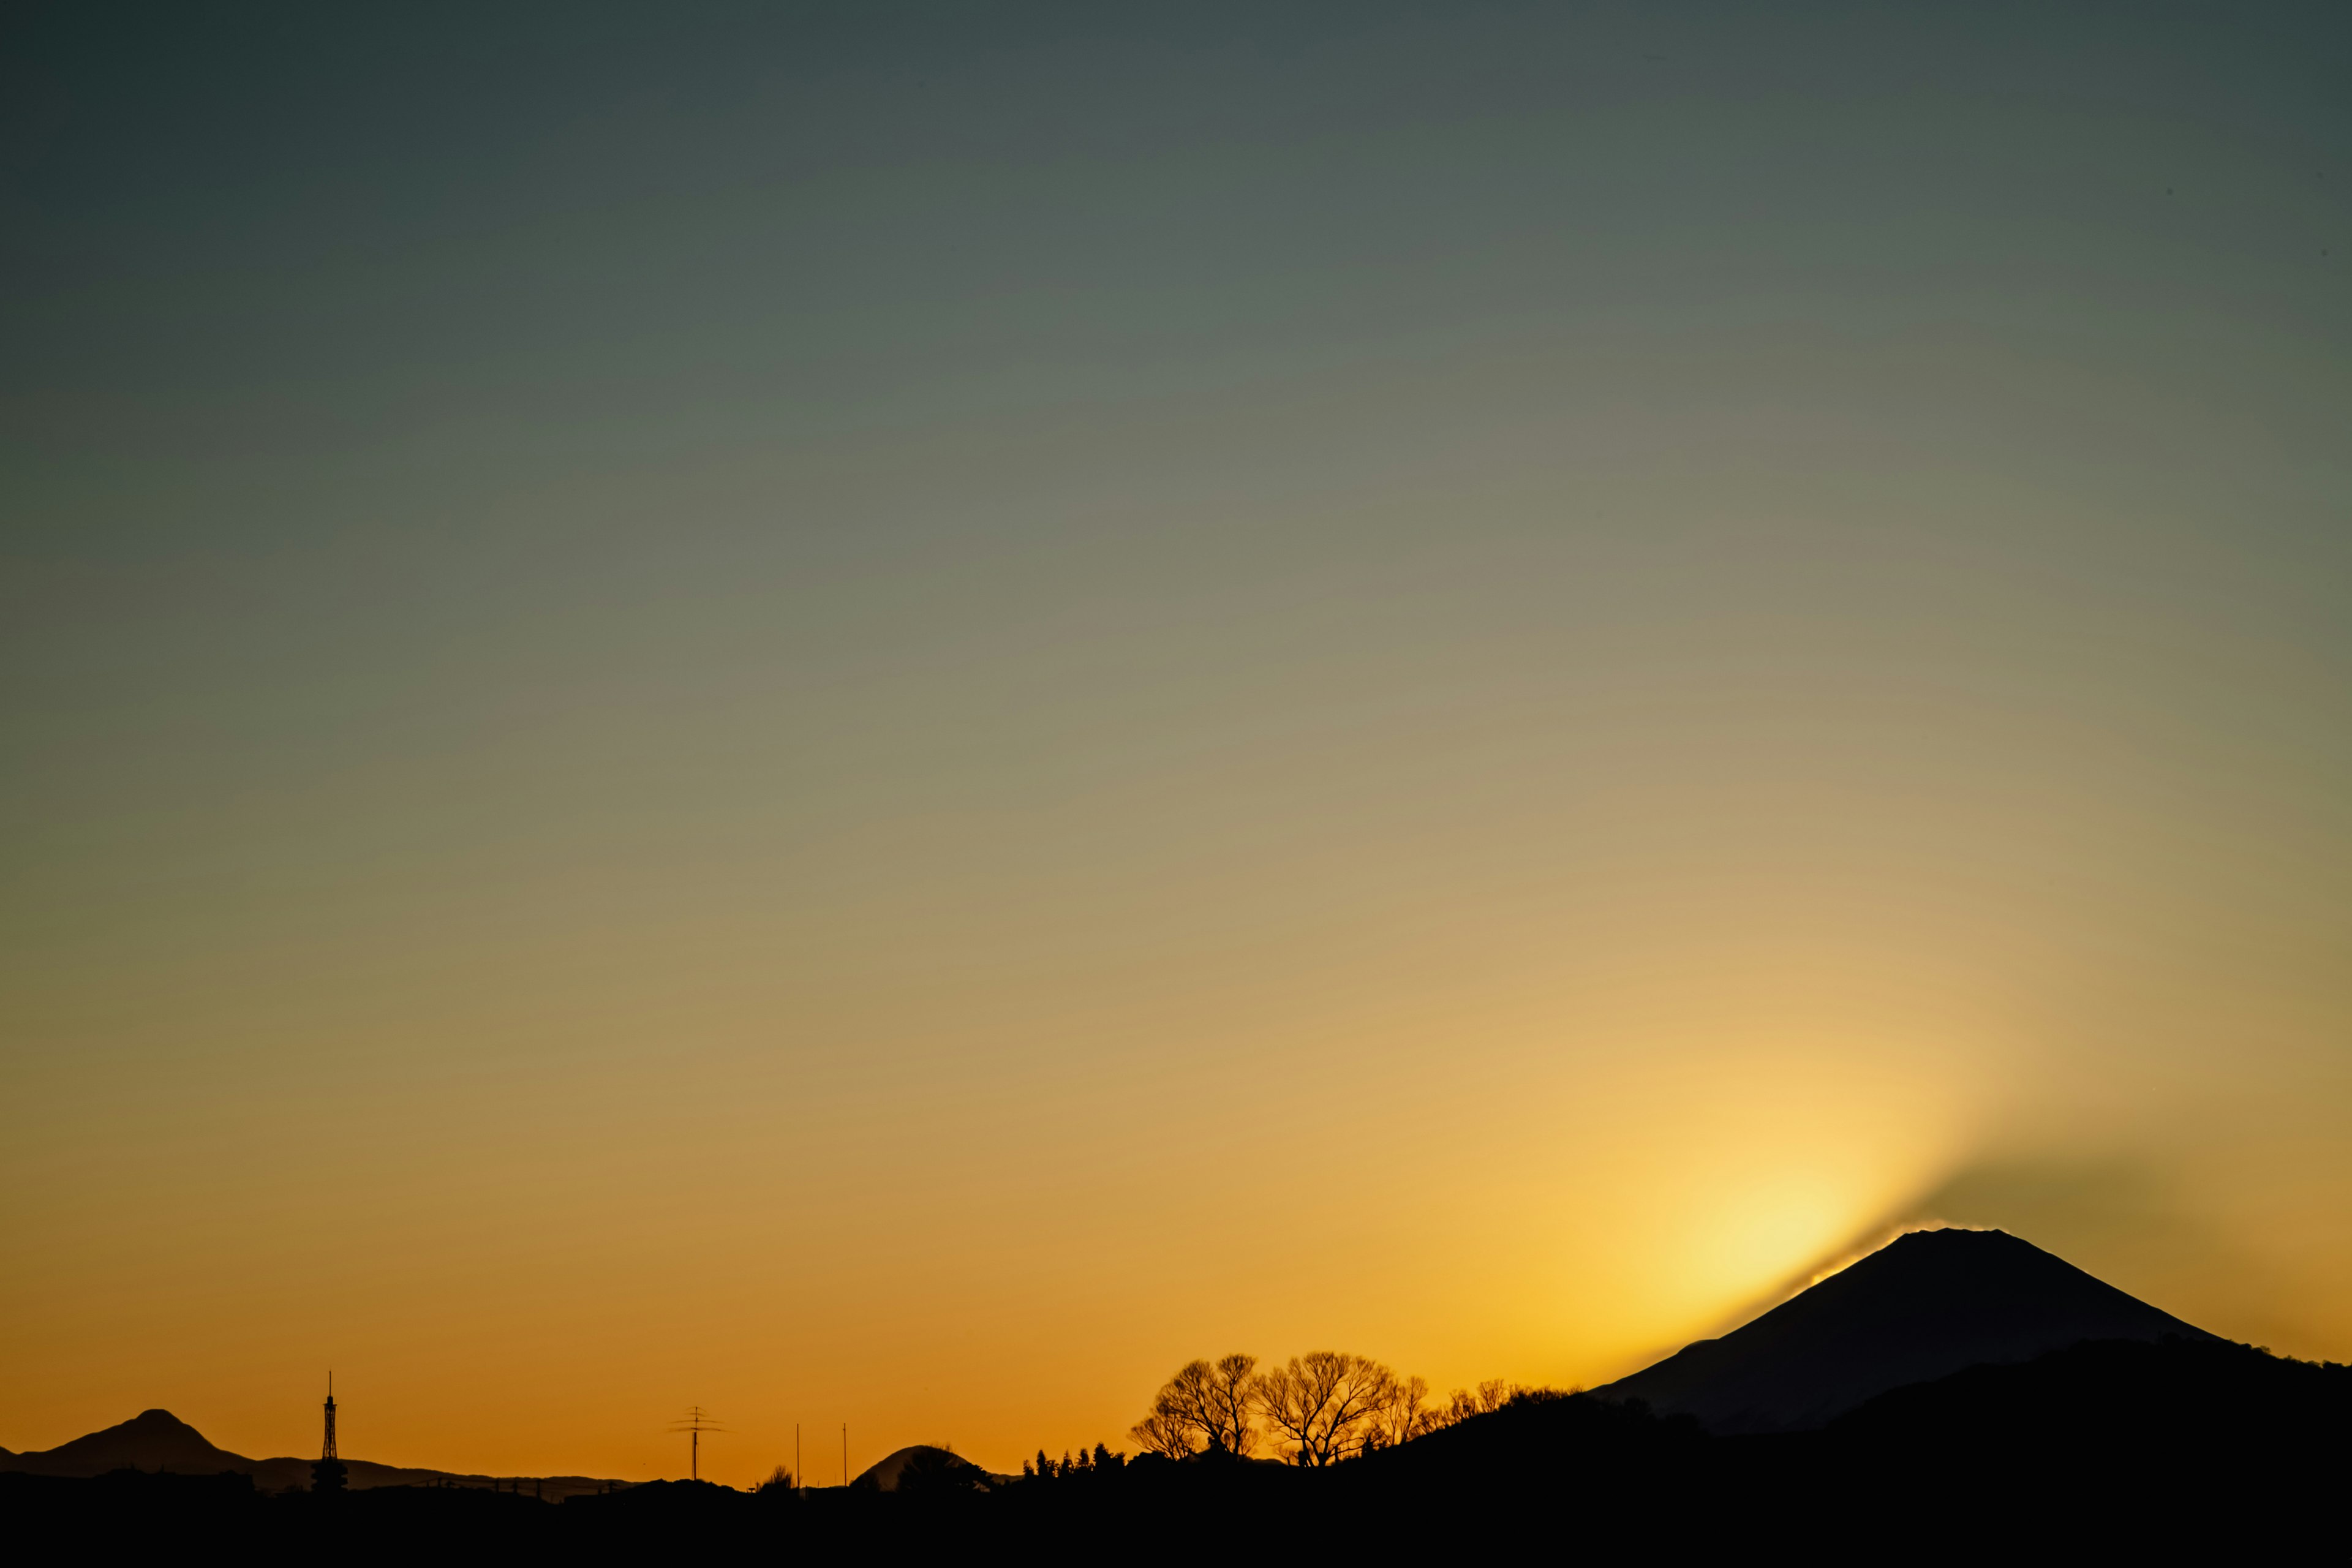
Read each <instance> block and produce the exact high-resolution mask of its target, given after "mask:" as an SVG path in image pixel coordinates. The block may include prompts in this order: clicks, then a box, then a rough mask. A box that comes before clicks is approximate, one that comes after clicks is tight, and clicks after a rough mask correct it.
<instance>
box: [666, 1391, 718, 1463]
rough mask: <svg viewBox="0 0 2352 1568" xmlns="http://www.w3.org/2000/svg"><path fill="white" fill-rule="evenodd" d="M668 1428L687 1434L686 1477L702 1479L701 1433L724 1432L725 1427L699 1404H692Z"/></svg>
mask: <svg viewBox="0 0 2352 1568" xmlns="http://www.w3.org/2000/svg"><path fill="white" fill-rule="evenodd" d="M669 1429H670V1430H671V1431H673V1432H683V1433H685V1434H686V1435H687V1449H686V1453H687V1461H686V1473H687V1476H688V1479H693V1480H700V1479H702V1435H703V1434H704V1433H705V1432H724V1431H726V1430H727V1428H726V1427H724V1426H720V1425H719V1423H718V1422H716V1421H714V1420H712V1419H711V1416H710V1412H709V1411H708V1410H705V1409H704V1408H703V1407H702V1406H701V1405H688V1407H687V1412H686V1414H685V1415H682V1416H680V1417H678V1419H677V1420H675V1421H673V1422H671V1423H670V1424H669Z"/></svg>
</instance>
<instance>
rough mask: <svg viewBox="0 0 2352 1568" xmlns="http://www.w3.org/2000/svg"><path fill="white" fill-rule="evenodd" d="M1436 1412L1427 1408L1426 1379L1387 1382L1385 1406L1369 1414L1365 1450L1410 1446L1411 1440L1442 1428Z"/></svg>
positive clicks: (1411, 1378) (1403, 1379)
mask: <svg viewBox="0 0 2352 1568" xmlns="http://www.w3.org/2000/svg"><path fill="white" fill-rule="evenodd" d="M1438 1416H1439V1413H1438V1412H1437V1411H1434V1410H1432V1409H1431V1408H1430V1407H1429V1380H1428V1379H1427V1378H1425V1377H1397V1376H1394V1375H1393V1374H1391V1377H1390V1379H1389V1397H1388V1403H1387V1404H1385V1405H1381V1407H1380V1408H1379V1409H1378V1410H1375V1411H1374V1412H1372V1414H1371V1415H1370V1427H1371V1436H1370V1437H1369V1438H1368V1439H1367V1440H1366V1442H1365V1444H1364V1447H1367V1448H1393V1447H1396V1446H1397V1445H1398V1444H1400V1443H1410V1442H1412V1440H1413V1439H1414V1438H1415V1437H1419V1436H1423V1435H1424V1434H1427V1433H1431V1432H1434V1431H1436V1430H1437V1429H1438V1427H1440V1426H1444V1422H1443V1421H1441V1420H1440V1419H1439V1418H1438Z"/></svg>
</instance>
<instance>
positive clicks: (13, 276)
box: [0, 4, 2352, 1484]
mask: <svg viewBox="0 0 2352 1568" xmlns="http://www.w3.org/2000/svg"><path fill="white" fill-rule="evenodd" d="M2347 77H2352V12H2347V11H2346V10H2345V9H2344V8H2343V7H2341V6H2336V5H2307V6H2278V5H2249V4H2241V5H2199V6H2186V7H2184V6H2168V5H2068V6H2051V5H1997V4H1987V5H1969V6H1964V7H1963V6H1927V5H1854V6H1841V5H1783V6H1772V7H1763V6H1752V5H1549V6H1529V5H1475V4H1447V5H1379V4H1358V5H1332V6H1313V5H1283V6H1265V5H1250V6H1231V7H1223V6H1217V5H1164V6H1157V7H1150V6H1125V5H1112V6H1101V5H1083V6H1080V5H1073V6H1067V7H1055V6H1035V5H990V6H981V5H940V6H920V5H858V6H823V5H797V6H790V5H786V6H755V5H667V6H659V7H599V6H594V5H561V6H545V7H526V6H515V5H490V6H484V5H464V6H455V5H452V6H434V5H404V6H398V7H393V6H383V7H375V8H373V9H372V10H366V11H362V9H360V8H354V7H328V8H320V7H285V8H274V7H268V6H240V7H219V8H215V7H199V6H170V7H156V8H140V7H131V6H121V5H76V6H56V5H35V6H26V7H19V8H16V9H13V10H12V11H11V12H10V15H9V17H8V19H7V20H6V21H5V23H0V409H5V413H4V414H0V1193H5V1200H0V1345H5V1346H6V1347H7V1349H6V1350H5V1352H0V1446H5V1447H9V1448H13V1449H19V1450H22V1449H26V1448H36V1447H49V1446H51V1445H54V1444H56V1443H58V1442H61V1441H64V1440H66V1439H68V1438H69V1437H72V1436H78V1435H79V1434H80V1433H83V1432H86V1431H89V1430H92V1429H95V1428H97V1427H100V1426H106V1425H109V1424H111V1423H113V1422H116V1421H120V1420H123V1419H125V1418H127V1417H129V1416H130V1415H133V1414H135V1413H137V1412H138V1411H140V1410H142V1409H145V1408H148V1407H151V1406H163V1407H165V1408H169V1409H171V1410H172V1411H173V1412H174V1413H175V1414H177V1415H180V1416H181V1417H183V1418H184V1419H186V1420H188V1421H190V1422H192V1423H194V1425H195V1426H197V1427H199V1428H200V1429H201V1430H202V1431H204V1432H205V1435H206V1436H210V1437H211V1438H212V1439H213V1440H214V1441H215V1442H217V1443H219V1444H221V1445H222V1446H224V1447H229V1448H232V1449H235V1450H237V1451H239V1452H243V1453H247V1454H249V1455H253V1456H256V1457H265V1456H269V1455H277V1454H297V1455H301V1454H308V1453H311V1452H313V1451H315V1447H316V1443H317V1435H318V1427H317V1422H318V1406H317V1401H318V1399H319V1397H320V1394H321V1393H322V1392H323V1384H324V1381H325V1376H326V1373H327V1370H328V1369H329V1368H330V1367H331V1368H332V1369H333V1370H334V1374H335V1381H336V1388H337V1393H338V1395H339V1398H340V1400H341V1405H342V1416H343V1421H342V1447H343V1450H344V1452H345V1453H346V1455H349V1456H355V1457H358V1458H369V1459H376V1460H382V1461H385V1462H396V1463H404V1464H423V1465H433V1466H437V1467H441V1468H451V1469H457V1470H465V1471H476V1472H485V1471H486V1472H490V1473H497V1474H523V1475H537V1474H554V1473H582V1474H591V1475H600V1476H617V1477H624V1478H629V1479H644V1478H649V1477H654V1476H662V1475H678V1474H683V1473H684V1469H685V1465H686V1452H685V1443H684V1440H683V1439H682V1438H673V1437H671V1436H667V1434H666V1432H665V1427H666V1426H667V1423H668V1422H669V1421H670V1420H671V1419H672V1418H674V1417H675V1416H677V1415H679V1414H680V1413H682V1412H683V1411H684V1409H685V1408H686V1407H687V1406H688V1405H695V1404H698V1405H702V1406H704V1407H706V1408H708V1409H709V1410H712V1411H714V1412H716V1413H717V1415H719V1417H720V1418H721V1419H722V1420H724V1421H725V1422H726V1423H727V1424H728V1425H729V1426H730V1428H731V1431H730V1432H729V1433H726V1434H722V1435H719V1436H713V1437H710V1438H709V1439H707V1440H706V1442H705V1443H704V1445H703V1454H704V1458H705V1468H704V1473H705V1474H706V1475H709V1476H714V1477H716V1478H717V1479H721V1480H724V1481H728V1482H730V1484H745V1483H748V1482H750V1481H751V1480H753V1479H757V1478H759V1477H761V1476H764V1475H765V1474H766V1473H767V1472H768V1470H769V1469H770V1468H771V1467H772V1466H773V1465H775V1464H777V1463H779V1462H781V1463H783V1464H786V1465H787V1466H789V1465H791V1464H792V1463H793V1447H792V1445H793V1427H794V1425H795V1424H796V1423H797V1424H799V1425H800V1426H802V1428H803V1433H804V1446H805V1454H806V1468H807V1471H808V1475H809V1479H811V1480H813V1481H818V1482H824V1481H831V1480H837V1479H839V1470H840V1459H839V1447H840V1433H839V1428H840V1427H841V1426H843V1425H844V1424H846V1426H847V1427H848V1447H849V1456H850V1462H851V1468H863V1467H864V1466H865V1465H866V1464H869V1463H871V1462H872V1461H873V1460H875V1459H877V1458H880V1457H881V1456H882V1455H883V1454H885V1453H887V1452H888V1451H890V1450H891V1449H893V1448H896V1447H899V1446H901V1445H903V1444H907V1443H912V1442H940V1443H951V1444H952V1445H953V1446H954V1447H956V1449H957V1451H959V1452H961V1453H964V1454H967V1455H970V1456H971V1457H973V1458H978V1459H979V1460H981V1461H982V1463H984V1464H987V1465H990V1466H992V1467H995V1468H1011V1467H1014V1466H1017V1463H1018V1460H1019V1458H1020V1457H1021V1456H1022V1455H1024V1454H1025V1453H1029V1452H1032V1451H1034V1450H1035V1449H1036V1448H1039V1447H1045V1448H1048V1449H1050V1450H1053V1451H1054V1452H1056V1453H1058V1452H1060V1451H1062V1450H1063V1449H1065V1448H1068V1447H1075V1446H1077V1445H1079V1444H1092V1443H1094V1442H1097V1441H1107V1442H1109V1443H1110V1444H1112V1446H1114V1447H1119V1446H1122V1443H1123V1434H1124V1433H1125V1430H1126V1428H1127V1427H1128V1426H1129V1425H1130V1424H1131V1423H1132V1422H1134V1421H1135V1420H1136V1419H1138V1418H1139V1416H1140V1415H1142V1414H1143V1411H1144V1408H1145V1406H1146V1405H1147V1403H1148V1401H1149V1399H1150V1395H1151V1394H1152V1392H1153V1391H1154V1390H1155V1389H1156V1387H1157V1386H1158V1384H1159V1383H1160V1380H1161V1379H1162V1378H1164V1377H1165V1376H1166V1375H1167V1374H1168V1373H1170V1372H1171V1371H1172V1370H1173V1369H1174V1368H1175V1367H1176V1366H1178V1365H1179V1364H1180V1363H1182V1362H1184V1361H1186V1360H1189V1359H1191V1358H1192V1357H1194V1356H1198V1355H1216V1354H1222V1353H1223V1352H1229V1351H1236V1350H1240V1351H1247V1352H1252V1353H1255V1354H1257V1355H1260V1356H1263V1357H1274V1358H1279V1357H1286V1356H1288V1355H1292V1354H1296V1353H1299V1352H1304V1351H1307V1350H1311V1349H1318V1348H1338V1349H1344V1350H1350V1351H1356V1352H1362V1353H1365V1354H1369V1355H1372V1356H1375V1357H1377V1358H1379V1359H1381V1360H1382V1361H1385V1362H1388V1363H1391V1364H1392V1365H1395V1366H1396V1367H1398V1368H1399V1369H1401V1370H1402V1371H1405V1372H1408V1373H1419V1374H1421V1375H1423V1376H1426V1377H1427V1378H1429V1380H1430V1381H1431V1383H1432V1384H1433V1385H1434V1386H1435V1387H1436V1388H1438V1389H1439V1390H1440V1391H1443V1390H1444V1389H1446V1388H1448V1387H1453V1386H1457V1385H1462V1384H1471V1383H1475V1382H1476V1381H1478V1380H1480V1379H1485V1378H1495V1377H1501V1378H1508V1379H1512V1380H1516V1381H1519V1382H1524V1383H1530V1384H1556V1385H1560V1386H1568V1385H1573V1384H1584V1385H1590V1384H1595V1383H1598V1382H1601V1381H1604V1380H1606V1379H1609V1378H1611V1377H1614V1376H1618V1375H1622V1373H1627V1372H1630V1371H1632V1370H1633V1369H1635V1368H1637V1367H1639V1366H1641V1365H1643V1364H1644V1363H1646V1362H1648V1361H1649V1360H1652V1359H1654V1358H1655V1357H1656V1356H1658V1355H1660V1354H1662V1353H1664V1352H1667V1351H1670V1350H1672V1349H1674V1348H1675V1347H1676V1346H1678V1345H1680V1344H1682V1343H1684V1342H1686V1341H1688V1340H1690V1339H1693V1338H1696V1337H1701V1336H1704V1335H1707V1334H1711V1333H1716V1332H1720V1331H1723V1330H1724V1329H1725V1328H1727V1327H1728V1326H1730V1325H1732V1324H1734V1323H1737V1322H1738V1321H1742V1320H1743V1319H1744V1318H1745V1317H1746V1316H1748V1315H1750V1314H1752V1313H1753V1312H1754V1311H1755V1310H1759V1307H1760V1306H1762V1305H1766V1304H1769V1302H1770V1301H1772V1300H1776V1299H1778V1298H1779V1297H1780V1295H1782V1294H1785V1293H1786V1292H1787V1291H1788V1290H1789V1289H1793V1288H1796V1287H1798V1286H1801V1285H1802V1284H1803V1283H1805V1281H1806V1280H1807V1279H1810V1278H1811V1277H1812V1276H1813V1275H1814V1274H1815V1273H1816V1272H1818V1271H1819V1270H1820V1269H1822V1268H1825V1267H1829V1266H1831V1265H1832V1264H1833V1263H1834V1262H1836V1261H1837V1260H1838V1259H1840V1258H1844V1257H1847V1256H1850V1255H1851V1254H1852V1253H1853V1251H1854V1250H1856V1249H1857V1248H1858V1247H1865V1246H1867V1245H1869V1244H1870V1243H1871V1242H1873V1241H1874V1240H1875V1239H1878V1238H1883V1237H1885V1236H1886V1235H1887V1234H1890V1233H1891V1232H1892V1231H1894V1230H1896V1229H1899V1228H1900V1227H1902V1226H1906V1225H1916V1224H1925V1223H1933V1222H1944V1223H1952V1224H1965V1225H1982V1226H2002V1227H2004V1228H2007V1229H2010V1230H2012V1231H2014V1232H2016V1233H2017V1234H2020V1235H2022V1236H2024V1237H2027V1238H2028V1239H2029V1240H2032V1241H2034V1242H2035V1243H2037V1244H2038V1245H2041V1246H2042V1247H2048V1248H2050V1249H2051V1250H2053V1251H2055V1252H2057V1253H2059V1254H2060V1255H2062V1256H2063V1257H2065V1258H2069V1259H2070V1260H2072V1261H2074V1262H2075V1263H2077V1264H2080V1265H2081V1266H2083V1267H2084V1268H2089V1269H2090V1270H2092V1271H2093V1272H2094V1273H2096V1274H2098V1275H2100V1276H2101V1277H2102V1278H2104V1279H2107V1280H2109V1281H2110V1282H2112V1283H2114V1284H2116V1285H2117V1286H2119V1287H2121V1288H2123V1289H2126V1290H2129V1291H2132V1292H2133V1293H2135V1294H2137V1295H2139V1296H2141V1297H2143V1298H2145V1299H2146V1300H2150V1301H2152V1302H2154V1303H2155V1304H2157V1305H2158V1306H2159V1307H2162V1308H2164V1309H2165V1310H2169V1311H2172V1312H2175V1313H2177V1314H2179V1315H2180V1316H2182V1317H2185V1318H2188V1319H2189V1320H2190V1321H2194V1322H2197V1323H2199V1324H2200V1325H2202V1326H2204V1327H2207V1328H2210V1329H2211V1330H2213V1331H2217V1332H2221V1333H2224V1334H2227V1335H2229V1336H2231V1337H2232V1338H2237V1339H2242V1340H2247V1341H2251V1342H2257V1343H2262V1344H2265V1345H2269V1346H2272V1347H2273V1348H2274V1349H2277V1350H2279V1351H2281V1352H2291V1353H2294V1354H2297V1355H2303V1356H2318V1357H2328V1358H2332V1359H2338V1360H2343V1359H2352V442H2347V439H2346V432H2347V429H2352V354H2347V351H2348V350H2352V203H2347V196H2352V96H2347V94H2346V93H2345V91H2344V90H2343V85H2344V83H2345V81H2346V80H2347Z"/></svg>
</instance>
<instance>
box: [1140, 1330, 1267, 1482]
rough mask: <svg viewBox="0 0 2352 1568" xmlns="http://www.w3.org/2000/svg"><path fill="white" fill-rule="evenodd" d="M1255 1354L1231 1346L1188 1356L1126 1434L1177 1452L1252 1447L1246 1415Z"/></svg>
mask: <svg viewBox="0 0 2352 1568" xmlns="http://www.w3.org/2000/svg"><path fill="white" fill-rule="evenodd" d="M1256 1368H1257V1357H1255V1356H1254V1355H1244V1354H1241V1353H1240V1352H1235V1353H1234V1354H1232V1355H1228V1356H1222V1357H1220V1358H1218V1359H1217V1360H1216V1361H1213V1362H1210V1361H1193V1362H1187V1363H1185V1364H1184V1365H1183V1366H1181V1367H1180V1368H1178V1369H1177V1373H1176V1375H1175V1376H1173V1377H1171V1378H1170V1379H1169V1380H1168V1381H1167V1383H1166V1384H1163V1385H1161V1387H1160V1393H1159V1394H1158V1395H1157V1396H1156V1397H1154V1398H1153V1400H1152V1401H1151V1412H1150V1415H1146V1416H1145V1417H1144V1418H1143V1419H1142V1420H1141V1421H1139V1422H1138V1423H1137V1424H1136V1425H1135V1427H1134V1429H1133V1431H1132V1432H1131V1434H1130V1435H1131V1436H1133V1437H1134V1438H1135V1440H1136V1441H1137V1442H1138V1443H1139V1444H1141V1445H1142V1447H1143V1448H1144V1451H1145V1452H1147V1453H1153V1454H1163V1455H1166V1456H1167V1457H1168V1458H1171V1459H1173V1458H1184V1457H1185V1456H1186V1455H1189V1454H1197V1453H1199V1452H1200V1451H1201V1450H1202V1449H1203V1448H1209V1449H1215V1450H1221V1451H1223V1452H1224V1453H1228V1454H1237V1455H1244V1456H1246V1455H1248V1454H1249V1453H1251V1452H1252V1451H1253V1450H1255V1448H1256V1447H1257V1429H1256V1428H1255V1426H1253V1425H1252V1424H1251V1420H1250V1415H1251V1410H1252V1405H1251V1388H1252V1385H1253V1376H1252V1374H1253V1373H1255V1371H1256Z"/></svg>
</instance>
